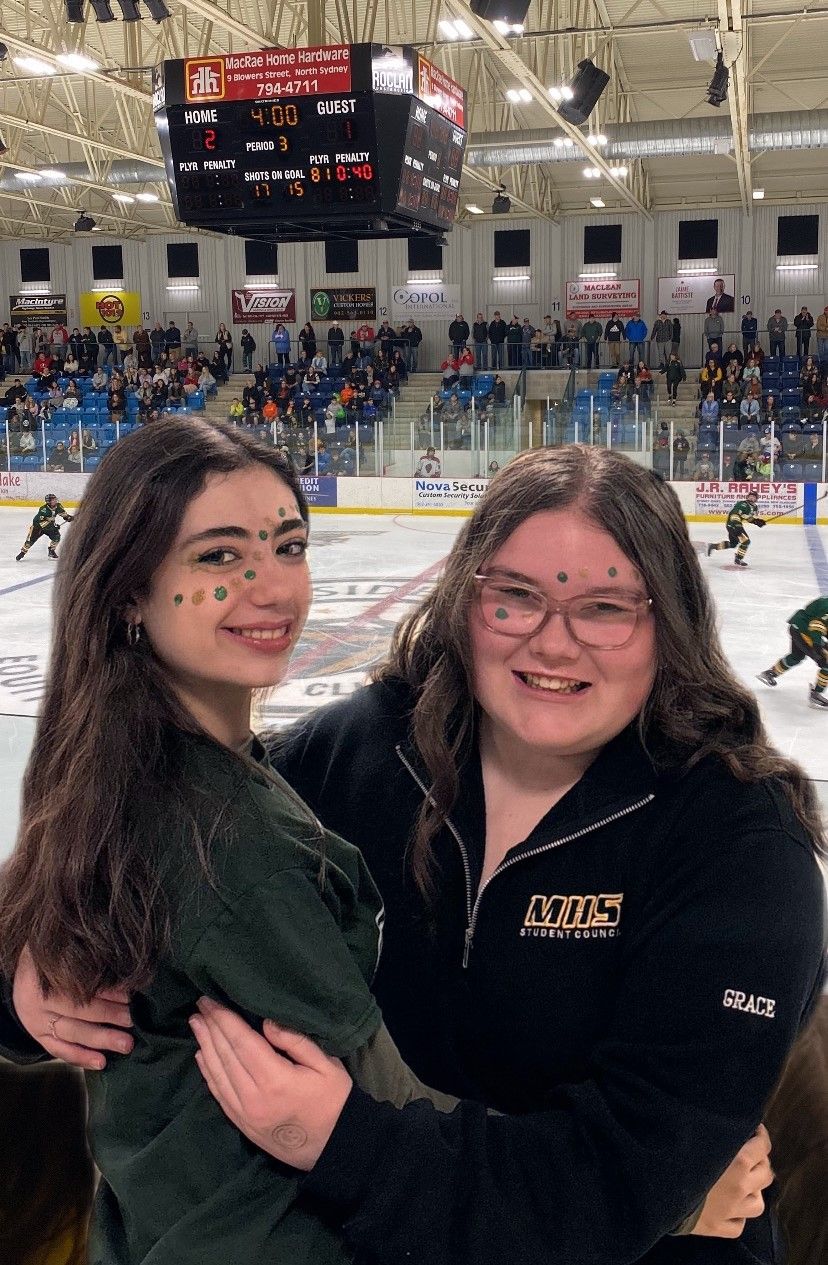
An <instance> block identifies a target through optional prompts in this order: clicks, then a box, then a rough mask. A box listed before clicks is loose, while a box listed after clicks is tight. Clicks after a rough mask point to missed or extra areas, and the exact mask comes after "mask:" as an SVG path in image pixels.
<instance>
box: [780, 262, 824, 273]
mask: <svg viewBox="0 0 828 1265" xmlns="http://www.w3.org/2000/svg"><path fill="white" fill-rule="evenodd" d="M818 267H819V264H777V265H776V271H777V272H816V270H817V268H818Z"/></svg>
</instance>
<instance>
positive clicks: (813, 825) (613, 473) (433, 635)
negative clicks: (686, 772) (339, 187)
mask: <svg viewBox="0 0 828 1265" xmlns="http://www.w3.org/2000/svg"><path fill="white" fill-rule="evenodd" d="M570 506H571V507H577V509H578V510H579V511H581V512H582V513H583V514H585V515H586V516H587V517H588V518H591V519H592V520H593V521H594V522H595V523H596V525H597V526H599V527H601V528H602V529H603V530H604V531H606V532H608V533H609V535H610V536H612V537H613V539H614V540H615V541H616V543H617V544H618V546H619V547H620V548H621V549H622V550H623V552H624V554H625V555H626V556H627V557H628V558H629V559H630V561H631V562H632V563H633V565H634V566H636V567H637V568H638V570H639V571H640V572H641V575H642V576H643V578H644V582H645V586H646V590H647V593H648V594H649V596H650V597H651V598H652V603H653V614H654V616H655V629H656V655H657V666H656V675H655V681H654V683H653V688H652V690H651V692H650V695H649V697H648V699H647V701H646V703H645V705H644V707H643V709H642V711H641V714H640V716H639V718H638V725H639V730H640V734H641V738H642V741H643V743H644V745H645V747H646V749H647V751H648V752H649V754H650V757H651V758H652V760H653V762H654V764H655V766H656V768H661V769H667V768H671V767H672V768H677V767H682V766H683V767H685V768H690V767H692V766H693V765H694V764H697V763H698V762H699V761H700V760H703V759H704V758H705V757H706V756H708V755H718V756H719V757H720V758H721V759H722V760H723V761H724V762H725V764H726V765H727V767H728V768H729V769H730V771H731V772H732V773H733V774H734V776H735V777H737V778H739V779H740V780H741V781H744V782H759V781H764V780H765V779H767V778H775V779H777V781H778V782H779V783H780V784H781V785H782V787H783V788H784V790H785V793H786V794H787V796H788V798H789V800H790V801H791V804H792V805H793V808H794V810H795V812H796V815H797V817H798V818H799V820H800V821H801V822H802V824H803V826H804V827H805V829H806V830H807V832H808V835H809V836H810V838H811V840H812V842H813V846H814V850H815V852H816V853H817V854H818V855H821V856H825V855H826V849H825V838H824V833H823V826H822V822H821V819H820V813H819V807H818V803H817V799H816V794H815V791H814V789H813V787H812V785H811V783H810V782H809V781H808V779H807V778H806V777H805V775H804V773H803V772H802V770H801V769H800V768H799V766H798V765H796V764H795V763H793V761H791V760H787V759H785V758H784V757H783V756H781V755H780V754H779V753H778V752H777V751H776V750H775V749H774V748H773V747H772V746H771V744H770V742H769V741H768V737H767V734H766V733H765V729H764V727H763V725H762V721H761V719H760V716H759V708H758V705H757V703H756V699H755V698H754V696H753V694H752V693H751V692H750V691H749V690H747V689H746V688H745V687H744V686H743V685H742V684H741V683H740V682H739V681H738V680H737V679H736V677H735V675H734V673H733V671H732V669H731V667H730V665H729V663H728V662H727V659H726V658H725V656H724V653H723V651H722V648H721V644H720V642H719V636H718V632H717V630H716V619H715V611H714V607H713V602H712V599H711V596H710V592H709V590H708V587H707V584H706V582H705V579H704V576H703V575H702V570H701V567H700V566H699V561H698V558H697V555H696V552H695V549H694V548H693V546H692V544H691V543H690V539H689V537H688V534H687V526H686V524H685V521H684V516H683V514H682V510H681V505H680V504H679V500H678V497H677V496H676V494H675V492H674V491H673V489H672V488H671V487H670V486H669V485H668V484H667V483H665V482H663V481H662V480H661V479H660V478H659V477H658V476H657V475H654V474H653V473H652V472H651V471H650V470H647V469H645V468H644V467H643V466H639V465H637V464H636V463H635V462H633V461H631V460H630V459H629V458H628V457H625V456H623V455H621V454H620V453H616V452H612V451H611V450H608V449H604V448H592V447H586V446H584V445H581V444H572V445H569V446H567V447H563V448H539V449H534V450H530V451H528V452H523V453H521V454H520V455H519V456H517V457H516V458H515V459H514V460H513V461H511V462H510V463H509V464H508V465H507V466H506V467H505V468H504V469H503V470H501V471H500V472H499V474H497V475H496V477H495V478H494V479H493V480H492V483H491V484H490V486H489V489H488V491H487V493H486V495H485V496H484V497H483V499H482V500H481V501H480V502H479V504H478V506H477V508H476V509H475V511H474V513H473V514H472V516H471V518H469V520H468V521H467V522H466V523H465V524H464V526H463V529H462V531H461V532H460V534H459V536H458V537H457V540H456V542H455V544H454V547H453V548H452V550H451V553H450V554H449V556H448V559H447V562H446V566H445V569H444V570H443V573H442V575H441V577H440V579H439V580H438V582H437V584H436V585H435V587H434V588H433V589H432V591H431V592H430V593H429V594H428V596H427V597H426V598H424V600H423V601H422V602H421V603H420V605H419V606H418V607H417V608H416V609H415V610H414V611H412V612H411V614H409V615H408V616H406V617H405V618H404V619H403V620H402V622H401V623H400V624H399V625H398V627H397V629H396V632H395V634H394V638H393V640H392V643H391V649H390V651H389V655H388V658H387V659H386V661H385V662H384V663H383V664H381V665H380V666H379V667H378V668H377V669H376V670H375V672H374V679H375V680H402V681H404V682H405V683H406V685H407V686H408V687H409V688H410V689H411V690H412V691H413V693H414V694H415V695H416V697H417V702H416V705H415V707H414V711H413V718H412V725H413V737H414V740H415V742H416V744H417V747H418V749H419V751H420V753H421V755H422V757H423V760H424V761H425V764H426V767H427V768H428V771H429V773H430V775H431V788H430V789H431V795H430V799H427V800H426V801H425V803H424V804H423V808H422V810H421V814H420V818H419V820H418V823H417V827H416V830H415V834H414V838H413V840H412V846H411V864H412V870H413V873H414V875H415V878H416V880H417V882H418V884H419V886H420V888H421V890H422V891H423V892H424V894H426V895H430V894H431V891H432V885H431V873H432V858H431V841H432V839H433V837H434V835H435V833H436V832H437V831H438V830H439V829H440V827H441V825H442V824H443V821H444V820H445V818H446V816H447V815H448V814H449V813H450V811H451V808H452V805H453V804H454V802H455V800H456V798H457V792H458V765H459V763H460V762H461V760H462V758H463V755H464V753H465V752H466V751H467V750H468V748H469V744H470V743H471V741H472V737H473V727H474V714H475V701H474V691H473V668H472V661H471V649H470V644H469V614H470V610H471V606H472V603H473V601H474V599H475V585H474V575H475V574H476V573H479V572H480V571H482V570H485V567H486V564H487V563H488V561H489V559H490V558H491V557H492V556H493V555H494V554H495V553H496V552H497V550H498V549H499V548H500V547H501V545H503V544H504V542H505V541H506V540H507V539H508V538H509V537H510V536H511V534H512V533H513V532H514V531H515V530H516V528H518V527H519V526H520V525H521V523H523V522H525V521H526V519H527V518H530V517H531V516H532V515H533V514H537V513H539V512H540V511H543V510H561V509H566V508H569V507H570Z"/></svg>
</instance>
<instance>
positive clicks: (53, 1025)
mask: <svg viewBox="0 0 828 1265" xmlns="http://www.w3.org/2000/svg"><path fill="white" fill-rule="evenodd" d="M59 1018H60V1015H52V1018H51V1019H50V1020H49V1035H50V1036H51V1038H52V1040H53V1041H59V1040H60V1037H59V1036H58V1034H57V1032H56V1031H55V1029H56V1028H57V1021H58V1019H59Z"/></svg>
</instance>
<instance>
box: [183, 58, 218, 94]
mask: <svg viewBox="0 0 828 1265" xmlns="http://www.w3.org/2000/svg"><path fill="white" fill-rule="evenodd" d="M184 73H185V79H186V85H187V100H188V101H221V100H222V98H223V97H224V59H223V58H222V57H196V58H192V59H191V60H189V61H187V62H186V63H185V66H184Z"/></svg>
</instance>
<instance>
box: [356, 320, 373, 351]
mask: <svg viewBox="0 0 828 1265" xmlns="http://www.w3.org/2000/svg"><path fill="white" fill-rule="evenodd" d="M356 338H357V342H358V343H359V351H360V354H361V355H362V356H367V357H370V356H371V355H372V353H373V351H374V327H373V325H371V324H370V323H369V322H368V321H363V322H362V324H361V325H360V327H359V329H358V330H357V332H356Z"/></svg>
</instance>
